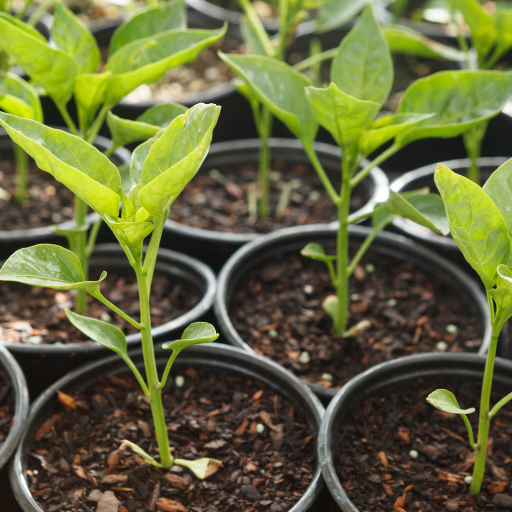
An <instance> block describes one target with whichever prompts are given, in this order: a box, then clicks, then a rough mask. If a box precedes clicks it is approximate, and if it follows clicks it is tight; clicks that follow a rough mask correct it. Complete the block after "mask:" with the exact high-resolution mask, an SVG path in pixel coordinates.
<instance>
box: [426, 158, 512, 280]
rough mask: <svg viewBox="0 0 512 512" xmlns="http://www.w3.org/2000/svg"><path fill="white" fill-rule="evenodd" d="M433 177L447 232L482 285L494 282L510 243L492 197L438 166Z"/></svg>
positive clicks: (506, 257)
mask: <svg viewBox="0 0 512 512" xmlns="http://www.w3.org/2000/svg"><path fill="white" fill-rule="evenodd" d="M434 179H435V182H436V185H437V188H438V189H439V192H440V194H441V197H442V198H443V201H444V205H445V208H446V213H447V215H448V221H449V222H450V231H451V233H452V236H453V239H454V240H455V242H456V243H457V245H458V246H459V248H460V250H461V251H462V254H463V255H464V257H465V258H466V260H467V262H468V263H469V264H470V265H471V266H472V267H473V269H474V270H475V271H476V272H477V274H478V275H479V276H480V279H481V280H482V282H483V284H484V286H485V287H486V288H488V289H489V288H492V287H493V286H494V285H495V284H496V269H497V268H498V266H499V265H500V264H502V263H506V262H507V260H508V258H509V255H510V248H511V242H510V237H509V234H508V230H507V225H506V224H505V221H504V220H503V217H502V216H501V213H500V211H499V210H498V208H497V206H496V205H495V204H494V202H493V200H492V199H491V198H490V197H489V196H488V195H487V194H486V193H485V192H484V191H483V190H482V189H481V188H480V187H479V186H478V185H477V184H476V183H473V182H472V181H471V180H468V179H467V178H465V177H464V176H460V175H459V174H457V173H455V172H453V171H451V170H450V169H448V167H446V166H444V165H440V166H439V167H438V169H437V171H436V173H435V175H434Z"/></svg>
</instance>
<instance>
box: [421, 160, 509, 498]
mask: <svg viewBox="0 0 512 512" xmlns="http://www.w3.org/2000/svg"><path fill="white" fill-rule="evenodd" d="M511 176H512V160H508V161H507V162H505V163H504V164H503V165H502V166H501V167H499V168H498V169H497V170H496V171H495V172H494V173H493V174H492V175H491V176H490V178H489V179H488V180H487V182H486V183H485V185H484V187H483V188H481V187H480V186H479V185H477V184H476V183H474V182H473V181H471V180H469V179H467V178H465V177H464V176H461V175H459V174H457V173H455V172H453V171H451V170H450V169H448V168H447V167H446V166H444V165H440V166H439V167H438V169H437V171H436V173H435V176H434V178H435V182H436V185H437V188H438V189H439V192H440V194H441V197H442V199H443V201H444V205H445V207H446V213H447V216H448V221H449V224H450V231H451V234H452V236H453V239H454V240H455V242H456V243H457V245H458V246H459V248H460V250H461V252H462V254H463V255H464V257H465V258H466V261H467V262H468V263H469V264H470V265H471V266H472V267H473V269H474V270H475V272H476V273H477V274H478V275H479V277H480V279H481V280H482V283H483V285H484V287H485V290H486V293H487V299H488V303H489V313H490V319H491V326H492V334H491V341H490V344H489V349H488V352H487V360H486V363H485V370H484V376H483V381H482V390H481V398H480V411H479V414H478V435H477V439H476V441H475V439H474V435H473V429H472V427H471V423H470V422H469V419H468V418H467V415H468V414H471V413H473V412H475V408H473V407H472V408H469V409H461V408H460V406H459V404H458V402H457V399H456V397H455V396H454V395H453V393H451V392H450V391H448V390H446V389H438V390H436V391H434V392H433V393H431V394H430V395H429V396H428V397H427V401H428V402H429V403H431V404H432V405H433V406H434V407H436V408H437V409H441V410H442V411H446V412H450V413H452V414H458V415H460V416H461V417H462V419H463V420H464V423H465V425H466V427H467V430H468V436H469V444H470V446H471V448H472V449H473V450H474V452H475V464H474V466H473V478H472V479H471V483H470V486H469V492H470V493H471V494H478V493H479V492H480V490H481V487H482V480H483V476H484V472H485V461H486V457H487V445H488V441H489V425H490V422H491V419H492V418H493V417H494V416H495V415H496V414H497V413H498V412H499V410H500V409H501V408H502V407H503V406H504V405H506V404H507V403H508V402H509V401H510V400H512V393H509V394H508V395H507V396H505V397H504V398H502V399H501V400H499V401H498V402H497V403H496V404H495V405H494V407H491V405H490V400H491V388H492V376H493V371H494V361H495V357H496V349H497V345H498V337H499V335H500V333H501V330H502V329H503V326H504V325H505V323H506V321H507V320H508V319H509V318H510V317H511V316H512V270H511V267H512V264H511V256H512V208H511V207H510V204H511V201H510V192H509V191H510V186H511V184H512V181H511Z"/></svg>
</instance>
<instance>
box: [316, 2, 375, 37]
mask: <svg viewBox="0 0 512 512" xmlns="http://www.w3.org/2000/svg"><path fill="white" fill-rule="evenodd" d="M371 1H372V0H331V2H327V3H324V4H323V5H322V7H320V9H319V10H318V15H317V17H316V32H318V33H322V32H328V31H330V30H333V29H335V28H338V27H342V26H343V25H345V24H346V23H348V22H349V21H351V20H352V19H354V18H355V17H356V15H357V14H358V13H359V12H360V11H361V10H362V9H363V8H364V7H365V6H366V5H367V4H369V3H370V2H371Z"/></svg>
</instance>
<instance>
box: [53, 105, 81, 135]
mask: <svg viewBox="0 0 512 512" xmlns="http://www.w3.org/2000/svg"><path fill="white" fill-rule="evenodd" d="M56 105H57V108H58V109H59V112H60V115H61V116H62V118H63V119H64V122H65V123H66V126H67V127H68V128H69V131H70V132H71V133H72V134H73V135H78V129H77V127H76V125H75V123H74V121H73V119H71V116H70V115H69V112H68V109H67V108H66V105H64V104H62V103H56Z"/></svg>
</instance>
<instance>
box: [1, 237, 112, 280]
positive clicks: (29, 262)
mask: <svg viewBox="0 0 512 512" xmlns="http://www.w3.org/2000/svg"><path fill="white" fill-rule="evenodd" d="M106 276H107V274H106V272H103V273H102V274H101V276H100V278H99V280H98V281H86V280H85V276H84V272H83V270H82V265H81V264H80V261H79V260H78V258H77V257H76V255H75V254H74V253H72V252H71V251H69V250H68V249H64V247H60V246H59V245H51V244H40V245H34V246H33V247H28V248H26V249H20V250H18V251H16V252H15V253H14V254H13V255H11V256H10V257H9V259H8V260H7V261H6V262H5V263H4V265H3V267H2V268H1V269H0V281H15V282H18V283H24V284H29V285H31V286H39V287H45V288H54V289H56V290H77V289H86V290H92V289H95V288H97V287H98V286H99V284H100V283H101V281H103V279H105V277H106Z"/></svg>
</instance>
